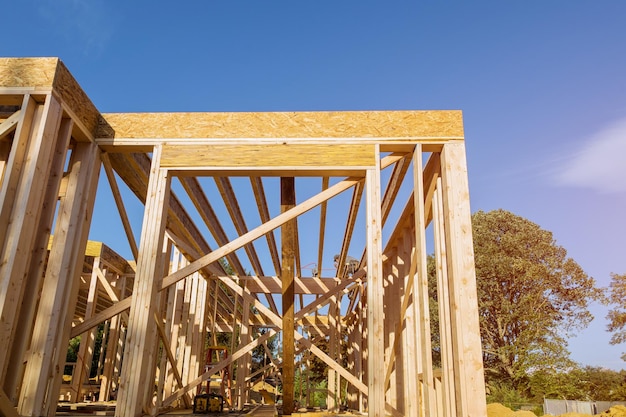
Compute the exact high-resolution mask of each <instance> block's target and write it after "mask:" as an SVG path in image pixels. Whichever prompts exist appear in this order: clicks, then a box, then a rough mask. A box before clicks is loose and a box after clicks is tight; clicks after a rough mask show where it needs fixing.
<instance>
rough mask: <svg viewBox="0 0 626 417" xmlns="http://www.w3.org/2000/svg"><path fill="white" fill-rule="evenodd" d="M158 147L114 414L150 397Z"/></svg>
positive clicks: (157, 263) (137, 409) (163, 182)
mask: <svg viewBox="0 0 626 417" xmlns="http://www.w3.org/2000/svg"><path fill="white" fill-rule="evenodd" d="M160 153H161V149H160V148H159V147H156V148H155V149H154V152H153V154H152V167H151V170H150V182H149V185H148V190H149V193H148V197H147V201H146V209H145V215H144V222H143V227H142V232H141V243H140V248H139V259H138V262H137V273H136V275H135V284H134V289H133V294H134V296H133V298H132V300H133V302H132V304H131V310H130V315H129V322H128V333H129V340H127V341H126V347H125V351H124V358H125V360H124V363H123V367H122V375H121V381H120V388H121V389H120V393H119V397H118V400H117V401H118V403H117V407H116V409H115V413H116V416H120V417H121V416H137V415H138V414H140V413H142V410H143V409H144V407H145V406H146V405H147V404H148V401H149V400H150V399H151V393H152V385H153V384H151V383H149V384H146V383H145V381H151V380H152V378H153V376H154V370H151V369H149V365H150V364H151V363H152V361H153V359H154V355H155V354H156V347H155V345H156V336H157V334H156V333H157V330H156V324H155V323H154V320H153V316H154V313H155V312H156V311H157V305H156V304H157V295H158V291H159V288H158V285H159V277H158V275H159V274H161V273H162V271H163V261H164V259H163V257H162V251H161V249H162V244H163V238H164V235H165V218H166V217H165V216H166V213H167V206H168V201H169V186H170V178H169V176H168V174H167V171H166V170H163V169H161V168H160Z"/></svg>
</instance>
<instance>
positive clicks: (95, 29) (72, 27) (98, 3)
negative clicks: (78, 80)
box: [38, 0, 115, 55]
mask: <svg viewBox="0 0 626 417" xmlns="http://www.w3.org/2000/svg"><path fill="white" fill-rule="evenodd" d="M38 6H39V7H38V12H39V14H40V15H41V17H42V18H43V19H45V20H46V21H47V22H48V23H49V24H50V25H51V26H52V27H53V28H54V30H56V31H57V32H58V33H61V34H62V35H63V36H64V37H65V38H66V39H67V40H68V41H71V42H73V43H74V45H75V46H76V47H77V48H79V49H80V50H82V52H83V53H85V54H86V55H91V54H98V53H100V52H101V51H102V50H103V49H104V47H105V46H106V44H107V43H108V42H109V40H110V39H111V36H112V35H113V30H114V27H115V22H114V19H113V14H112V13H111V10H110V6H109V3H108V2H107V1H105V0H40V1H39V2H38Z"/></svg>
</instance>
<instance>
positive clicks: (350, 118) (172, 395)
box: [0, 58, 486, 417]
mask: <svg viewBox="0 0 626 417" xmlns="http://www.w3.org/2000/svg"><path fill="white" fill-rule="evenodd" d="M101 154H102V155H101ZM426 157H429V158H428V161H427V162H426V163H423V161H425V160H426ZM101 164H103V165H104V172H105V173H106V175H107V179H108V181H109V185H110V188H111V191H112V194H113V198H114V200H115V202H116V207H117V211H118V212H119V215H120V218H121V221H122V226H123V228H124V232H125V234H126V238H127V240H128V243H129V247H130V252H131V253H132V256H133V258H134V260H133V261H126V260H125V259H123V258H121V257H120V256H118V255H117V254H115V253H114V252H113V251H112V250H111V249H110V248H108V247H107V246H106V245H104V244H101V243H96V242H88V241H87V237H88V233H89V225H90V222H91V216H92V213H93V205H94V201H95V193H96V185H97V182H98V174H99V172H100V171H101ZM391 165H393V169H392V170H389V171H387V172H382V170H383V169H385V168H387V167H390V166H391ZM411 165H412V166H413V171H412V175H407V173H408V170H409V167H410V166H411ZM64 171H67V172H64ZM200 176H204V177H207V178H208V180H211V179H212V180H213V181H215V183H216V184H217V191H218V192H217V193H216V190H214V187H212V186H211V185H209V186H208V187H204V183H203V182H201V180H199V179H198V177H200ZM381 176H382V177H383V178H388V181H386V183H385V184H382V183H381ZM174 177H176V180H175V181H176V182H175V183H174V185H173V186H171V182H172V179H173V178H174ZM231 177H233V178H234V177H248V179H249V181H250V185H251V187H252V192H253V195H254V202H253V201H252V200H250V201H246V200H244V199H243V198H242V197H243V196H244V194H243V193H239V192H238V190H237V189H235V188H233V185H234V184H235V182H234V180H231ZM264 177H265V178H264ZM270 177H278V178H270ZM296 177H297V178H298V179H296ZM302 177H314V178H320V179H321V191H320V192H319V193H317V194H316V195H313V196H311V197H308V199H306V200H305V201H303V202H300V203H299V204H296V199H295V192H294V188H295V186H294V182H295V181H298V183H299V184H300V181H302V184H303V185H304V184H307V185H308V184H314V182H313V181H311V180H309V179H306V178H302ZM331 177H332V178H331ZM279 178H282V179H283V182H284V183H285V184H284V185H283V187H282V188H283V194H285V195H284V196H283V198H282V201H280V200H279V192H280V191H281V187H277V185H278V184H280V180H279ZM286 178H289V180H287V182H285V179H286ZM301 178H302V179H301ZM231 181H233V182H232V184H231ZM122 182H123V183H124V184H125V185H126V186H127V187H128V190H127V189H126V188H125V187H123V186H122V184H121V183H122ZM179 183H180V185H182V188H183V189H184V193H185V194H186V195H182V196H181V197H183V198H181V199H179V198H178V196H177V195H176V194H175V193H174V192H173V190H171V187H173V188H174V190H175V191H178V190H179V188H178V185H179ZM237 184H238V183H237ZM287 184H288V185H287ZM270 186H271V187H272V188H270ZM409 187H411V188H412V189H413V192H412V194H411V197H409V199H408V202H407V204H406V205H405V206H404V209H403V210H402V211H401V213H400V215H399V216H397V217H396V216H395V214H394V216H393V217H396V218H395V219H394V221H395V223H396V224H395V225H392V224H388V223H390V221H389V220H390V219H391V218H392V215H391V213H392V212H393V211H394V210H395V209H396V208H397V203H398V202H397V197H398V195H400V194H401V192H403V190H408V189H409ZM348 189H352V192H351V197H352V200H351V202H350V205H349V208H348V209H347V210H345V209H346V207H345V206H344V204H343V201H345V199H343V198H337V199H333V197H335V196H338V195H339V194H341V193H342V192H344V191H347V190H348ZM127 191H130V193H132V194H134V195H135V196H136V197H137V198H138V199H139V201H140V202H141V203H142V204H143V205H144V216H143V225H142V229H141V230H142V233H141V239H140V241H138V242H135V237H137V236H134V235H133V230H134V229H135V228H136V227H137V225H136V224H133V222H134V220H135V219H134V218H132V217H133V216H130V214H131V213H127V212H126V208H125V203H128V202H127V201H125V198H126V196H127V194H129V193H128V192H127ZM285 191H288V192H289V193H284V192H285ZM308 192H310V189H303V190H302V194H303V195H304V194H306V193H308ZM286 194H290V195H289V198H288V199H287V198H285V197H286ZM345 197H346V198H347V199H349V198H350V197H349V196H345ZM216 199H217V200H218V201H217V202H216V201H215V200H216ZM220 200H221V201H220ZM222 201H223V203H224V206H225V207H226V209H227V210H228V213H227V214H226V215H225V216H224V215H223V213H222V211H223V210H217V211H215V210H214V209H213V207H216V208H217V207H218V206H216V204H217V205H219V206H221V203H222ZM348 201H349V200H348ZM255 203H256V209H255V208H254V204H255ZM250 204H252V206H250ZM279 205H282V206H283V207H282V209H280V210H279ZM361 205H363V206H365V210H364V211H365V216H362V215H357V214H358V210H360V208H361ZM318 206H319V207H320V215H319V217H316V216H303V215H304V214H305V213H307V212H309V211H310V210H312V209H314V208H316V207H318ZM337 207H341V210H345V213H341V212H337V211H336V210H335V209H336V208H337ZM249 209H252V210H253V212H254V211H255V210H256V211H258V213H259V217H260V219H261V224H260V225H259V226H256V227H254V228H252V229H251V230H250V229H248V225H247V224H246V221H249V220H248V218H247V215H248V211H247V210H249ZM196 212H197V213H196ZM218 212H219V214H218ZM253 212H251V213H252V214H253V215H254V213H253ZM224 213H226V211H224ZM270 213H271V214H270ZM277 213H279V214H277ZM469 213H470V212H469V193H468V185H467V169H466V161H465V145H464V138H463V122H462V114H461V112H460V111H412V110H410V111H391V112H389V111H364V112H362V111H360V112H275V113H143V114H104V115H102V114H100V113H99V112H98V110H97V109H96V108H95V106H94V105H93V104H92V103H91V102H90V101H89V98H88V97H87V95H86V94H85V93H84V92H83V91H82V89H81V88H80V86H79V85H78V84H77V83H76V81H75V79H74V78H73V77H72V75H71V74H70V73H69V71H68V70H67V68H65V66H64V65H63V64H62V63H61V61H60V60H59V59H57V58H41V59H31V58H25V59H21V58H19V59H16V58H0V230H2V231H3V233H4V234H3V235H2V236H1V237H0V316H1V320H0V322H1V324H0V339H1V340H2V341H3V342H4V343H5V345H6V352H7V354H6V355H4V356H1V357H0V388H2V389H1V390H0V410H1V411H2V414H5V415H20V416H23V417H40V416H47V417H52V416H53V415H54V412H55V408H56V402H57V400H58V399H59V394H60V393H61V382H62V370H63V368H64V365H65V356H64V355H62V354H61V353H63V352H64V351H65V349H66V347H67V342H68V340H69V338H70V336H75V335H78V334H81V333H84V334H85V337H84V338H83V339H84V340H83V343H82V344H81V351H82V352H81V355H80V356H81V357H82V359H83V361H84V363H83V364H82V365H81V364H80V363H79V364H78V365H76V366H77V367H76V368H74V369H75V371H76V374H75V375H74V377H75V381H76V386H75V391H74V392H70V390H63V396H64V398H65V399H67V398H68V397H67V395H68V394H69V395H70V396H71V397H70V398H72V397H73V399H74V400H76V399H77V398H78V397H79V396H78V395H77V394H78V393H79V391H80V390H81V389H83V388H82V384H81V383H80V382H81V379H82V376H81V375H85V374H86V373H87V372H90V371H92V370H91V369H88V368H89V364H90V363H91V362H92V361H91V360H90V357H91V355H92V354H93V355H99V357H98V359H97V360H95V361H94V365H95V363H98V369H97V372H96V374H97V376H98V377H99V378H101V379H100V381H99V382H98V386H99V387H100V397H99V399H101V400H108V399H110V398H111V397H114V396H115V395H117V406H116V411H115V414H116V415H117V416H122V415H124V416H130V417H137V416H139V415H145V414H149V415H157V414H160V413H163V412H165V411H167V410H170V409H171V406H174V405H176V406H177V407H183V408H185V407H189V406H190V405H191V399H192V396H193V392H194V391H196V390H197V389H198V385H199V384H201V383H202V382H204V381H207V380H208V379H209V378H215V377H214V375H215V373H216V372H220V371H221V370H224V369H228V374H230V375H235V372H233V371H234V370H233V369H232V367H233V365H234V364H236V366H237V372H236V375H237V383H236V384H235V385H232V381H230V380H229V381H228V382H229V383H228V387H229V388H228V389H229V396H228V397H229V400H232V401H229V404H228V406H229V408H233V407H234V408H237V407H241V406H242V405H243V404H244V403H245V402H246V401H247V395H248V390H249V389H251V387H250V384H249V382H250V377H251V375H250V371H249V369H250V364H251V354H250V352H251V350H252V349H254V348H255V347H257V346H261V345H263V346H265V348H264V349H265V350H266V353H267V354H270V356H271V359H272V360H271V366H269V365H268V367H267V369H265V371H264V372H267V371H268V370H271V369H273V367H282V372H281V373H280V377H281V378H282V379H283V385H284V387H286V390H287V395H286V396H285V398H284V403H285V406H286V407H285V409H284V410H283V411H285V412H286V413H289V412H291V411H292V410H290V407H291V405H292V404H293V397H294V394H295V392H293V387H294V382H295V381H294V376H295V366H298V367H299V369H300V370H301V372H303V373H307V374H308V372H307V370H306V368H307V367H310V366H312V364H311V361H310V358H311V355H316V356H317V357H318V358H319V359H320V360H321V361H322V362H323V363H324V364H325V365H326V366H327V367H328V380H327V384H328V385H327V387H328V389H327V395H328V396H329V397H328V401H327V404H328V406H329V407H330V409H333V408H334V407H335V406H336V405H339V403H338V401H337V400H338V398H339V394H340V393H341V395H343V389H346V391H345V393H346V400H347V404H348V406H349V407H351V408H352V409H354V410H355V411H359V412H363V413H365V412H367V414H368V416H369V417H374V416H376V417H382V416H383V415H391V416H393V417H418V416H419V415H428V416H433V417H434V416H437V417H453V416H454V417H461V416H463V417H466V416H470V417H473V416H476V417H479V416H481V417H482V416H484V415H485V413H486V411H485V410H486V405H485V401H484V379H483V373H482V372H483V370H482V355H481V348H480V337H479V328H478V309H477V298H476V282H475V273H474V269H473V258H472V241H471V240H472V238H471V227H470V226H471V224H470V216H469ZM196 214H199V218H200V220H199V221H200V222H201V223H204V224H198V225H197V224H196V223H195V222H196V217H198V216H197V215H196ZM244 215H245V216H244ZM330 215H332V218H333V219H334V218H339V219H342V218H343V219H345V223H344V225H343V226H341V230H332V231H329V230H326V229H327V225H326V223H327V221H328V219H330V217H328V216H330ZM361 217H365V219H364V222H361V221H360V220H358V219H360V218H361ZM244 218H245V220H244ZM106 220H107V219H98V221H106ZM311 220H312V221H311ZM231 221H232V225H231V224H230V223H231ZM317 221H319V224H315V223H314V222H317ZM431 222H433V225H432V226H431V227H428V226H429V224H431ZM310 223H313V224H310ZM231 226H234V227H231ZM383 226H384V227H385V228H387V227H389V230H391V233H390V234H387V233H385V234H383V233H382V228H383ZM277 228H281V238H280V242H279V239H278V238H277V237H276V233H277V231H276V229H277ZM52 229H54V239H51V237H50V235H51V231H52ZM225 229H226V230H225ZM231 230H234V231H233V232H231ZM318 231H319V233H317V232H318ZM227 232H228V234H227ZM331 232H332V233H331ZM231 233H232V234H233V236H230V237H229V236H228V235H230V234H231ZM316 235H317V236H316ZM363 236H364V237H363ZM300 237H301V238H302V239H300ZM357 237H358V239H361V242H358V241H354V239H356V238H357ZM261 238H263V239H261ZM316 238H317V239H318V240H317V241H316V240H315V239H316ZM331 239H334V240H335V241H331ZM431 240H432V242H433V245H432V246H433V247H434V250H435V262H436V277H435V278H430V279H436V284H437V295H438V297H437V300H438V306H437V307H438V310H439V316H440V321H439V326H438V327H439V328H435V329H433V330H432V331H433V332H437V334H438V336H439V340H440V345H441V358H442V369H433V364H432V357H431V338H432V337H433V335H431V334H430V332H431V328H430V322H429V320H430V318H429V309H428V298H427V297H428V294H427V284H428V281H427V280H428V279H429V278H428V277H427V271H426V250H427V247H426V244H425V242H426V241H431ZM209 242H215V243H216V244H217V246H218V247H217V248H212V247H211V246H213V245H214V244H213V243H209ZM277 243H280V245H281V251H280V255H279V250H278V246H277ZM300 243H302V246H300ZM355 245H357V246H360V245H362V246H361V248H363V249H364V252H363V255H362V257H361V259H360V264H359V268H358V270H357V271H356V272H354V271H352V274H348V273H346V270H345V268H344V265H345V259H346V258H347V256H348V252H349V250H350V251H351V250H352V249H351V248H352V247H354V246H355ZM311 246H314V248H313V249H312V248H311ZM383 248H384V250H383ZM240 249H244V250H245V251H246V257H245V258H247V259H244V258H241V256H243V255H241V253H242V251H241V252H239V250H240ZM266 249H267V250H266ZM331 250H332V251H336V252H335V253H339V259H338V264H339V268H338V270H337V271H336V274H335V277H334V278H327V277H325V274H324V271H325V270H326V271H327V270H330V268H324V264H323V263H324V258H325V256H328V255H327V254H325V253H324V252H329V251H331ZM257 251H258V252H257ZM238 254H239V257H238V256H237V255H238ZM266 254H267V255H266ZM264 257H266V258H267V259H264ZM223 258H224V259H226V260H227V261H228V263H229V264H230V266H232V267H233V269H234V271H233V274H232V276H230V275H229V274H227V272H226V271H225V269H227V268H225V265H224V264H223V263H222V262H221V261H222V259H223ZM310 258H313V259H310ZM243 260H245V261H246V262H243V263H242V261H243ZM305 260H306V262H303V261H305ZM248 261H249V262H248ZM311 261H312V262H311ZM329 261H330V260H329V259H326V262H329ZM307 262H308V263H307ZM304 263H306V265H305V266H304V267H303V266H302V265H303V264H304ZM313 264H315V270H314V273H313V277H311V278H304V277H302V269H303V268H308V267H309V266H311V265H313ZM245 265H250V266H245ZM245 268H251V269H252V270H253V271H254V272H253V274H254V275H253V276H246V275H247V274H248V273H247V272H246V271H245ZM271 269H273V271H271V272H270V271H268V270H271ZM266 272H267V274H266ZM329 275H330V274H329ZM350 275H351V276H350ZM433 284H434V282H433ZM131 287H132V288H131ZM278 293H280V294H281V296H282V297H283V300H282V301H283V302H282V306H281V307H282V308H284V311H282V312H281V313H280V314H279V312H278V310H279V308H280V307H279V308H277V306H276V305H275V304H277V303H276V302H275V300H274V297H276V294H278ZM296 294H297V298H295V297H296ZM346 295H347V296H348V297H347V298H348V299H347V300H346V299H345V298H344V296H346ZM342 299H343V300H345V303H344V302H342ZM296 300H297V301H296ZM344 304H345V305H344ZM345 307H347V311H346V310H345ZM127 312H128V313H127ZM120 313H122V314H120ZM103 321H106V323H105V335H106V342H104V343H106V349H105V347H104V345H103V347H102V348H101V349H99V351H98V352H92V351H93V348H91V349H90V345H91V344H92V342H93V337H91V338H90V337H89V335H93V333H94V327H95V326H96V325H97V324H98V323H100V322H103ZM18 324H19V326H18ZM72 326H73V327H72ZM259 331H265V334H264V335H263V336H262V337H260V338H257V339H256V340H251V339H250V338H251V337H252V335H253V334H257V332H259ZM281 331H282V332H283V343H284V346H283V353H284V359H283V360H282V363H281V361H279V360H278V359H277V358H276V357H275V356H274V355H275V352H268V351H267V349H266V348H267V346H266V345H265V343H266V341H267V340H268V338H269V337H271V336H273V335H275V334H277V332H281ZM207 332H210V333H211V337H212V338H213V339H214V340H215V343H214V344H217V338H218V334H217V333H219V332H227V333H232V337H231V340H232V346H231V347H230V352H232V354H231V355H230V356H229V357H228V358H227V359H226V360H224V361H221V362H220V363H218V364H217V365H216V366H213V367H212V368H211V369H210V370H208V372H204V371H203V370H201V367H202V365H203V364H202V362H203V358H204V357H205V352H204V351H203V349H204V345H205V340H206V336H207ZM433 334H434V333H433ZM238 336H239V337H238ZM89 339H91V340H89ZM161 343H162V344H163V349H159V346H160V344H161ZM323 344H327V345H326V347H327V348H328V351H327V352H325V351H323V350H322V349H321V348H322V347H323V346H322V345H323ZM343 344H347V348H348V350H347V351H348V362H347V366H345V367H344V366H342V365H341V363H343V362H342V361H341V360H340V357H341V353H340V352H343V348H344V347H346V346H343ZM296 356H297V357H298V361H297V362H296V361H295V360H294V359H295V357H296ZM94 358H95V356H94ZM122 359H123V360H122ZM101 367H103V371H102V372H100V369H101ZM121 368H122V369H121ZM228 378H229V377H228ZM146 381H155V383H156V387H157V391H156V395H155V393H154V390H153V384H152V383H146ZM308 384H309V383H308V382H307V385H308ZM231 386H232V387H234V388H230V387H231ZM309 388H310V387H309ZM209 389H210V388H209ZM234 389H236V390H237V398H235V397H234V395H233V394H234V392H232V391H233V390H234ZM312 391H313V390H309V393H310V392H312ZM231 396H232V398H231ZM308 397H309V398H308V399H307V405H313V404H311V403H310V400H311V396H310V395H309V396H308ZM300 399H301V401H304V398H303V395H302V392H300Z"/></svg>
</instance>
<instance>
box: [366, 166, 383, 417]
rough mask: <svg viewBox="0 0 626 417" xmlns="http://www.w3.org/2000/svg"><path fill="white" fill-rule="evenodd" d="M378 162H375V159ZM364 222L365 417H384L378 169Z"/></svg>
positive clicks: (370, 178) (371, 177) (370, 181)
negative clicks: (365, 274) (365, 295)
mask: <svg viewBox="0 0 626 417" xmlns="http://www.w3.org/2000/svg"><path fill="white" fill-rule="evenodd" d="M377 159H378V158H377ZM365 189H366V195H367V202H366V211H367V214H366V222H367V328H368V336H367V350H368V358H369V360H368V384H367V387H368V398H367V400H368V416H369V417H384V416H385V386H384V382H385V381H384V371H383V369H382V366H381V364H384V363H385V358H384V349H385V347H384V337H383V332H384V329H383V317H384V313H383V293H382V291H381V289H382V287H383V282H382V281H383V277H382V274H383V269H382V267H383V265H382V260H381V255H382V217H381V204H380V198H381V195H380V167H377V168H376V169H369V170H367V174H366V176H365Z"/></svg>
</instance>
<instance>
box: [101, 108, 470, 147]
mask: <svg viewBox="0 0 626 417" xmlns="http://www.w3.org/2000/svg"><path fill="white" fill-rule="evenodd" d="M102 116H103V117H104V119H105V120H106V122H107V123H108V126H103V129H101V130H99V131H98V134H97V137H101V138H109V137H115V138H135V139H137V138H145V139H158V138H190V139H191V138H361V137H362V138H365V137H369V138H414V139H417V138H438V137H449V138H455V137H457V138H458V137H463V118H462V113H461V111H459V110H444V111H441V110H435V111H431V110H428V111H417V110H410V111H358V112H349V111H334V112H267V113H247V112H236V113H219V112H215V113H106V114H103V115H102ZM277 143H280V141H278V142H277Z"/></svg>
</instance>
